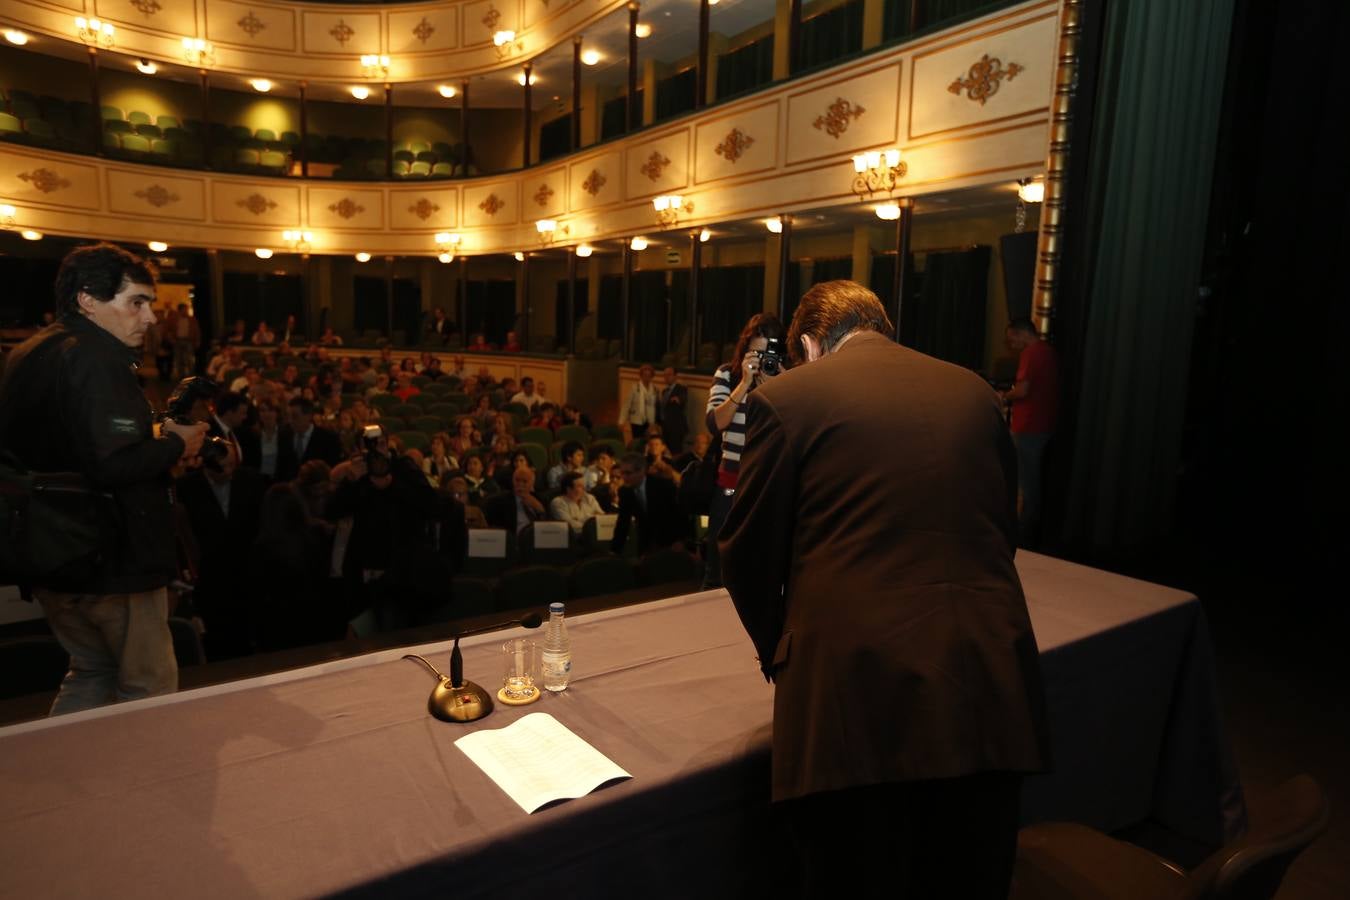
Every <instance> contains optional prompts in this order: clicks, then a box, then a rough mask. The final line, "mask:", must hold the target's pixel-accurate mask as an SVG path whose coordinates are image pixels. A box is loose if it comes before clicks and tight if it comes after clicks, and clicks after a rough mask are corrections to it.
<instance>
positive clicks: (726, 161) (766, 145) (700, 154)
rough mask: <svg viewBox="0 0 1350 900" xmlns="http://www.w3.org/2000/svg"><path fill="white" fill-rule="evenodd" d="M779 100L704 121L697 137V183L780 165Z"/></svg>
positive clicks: (695, 158) (696, 134) (695, 152)
mask: <svg viewBox="0 0 1350 900" xmlns="http://www.w3.org/2000/svg"><path fill="white" fill-rule="evenodd" d="M779 106H780V103H779V100H778V99H777V98H775V99H773V100H770V101H769V102H767V103H761V104H760V105H758V106H751V107H746V108H743V109H741V110H738V111H737V112H735V113H733V114H732V115H727V116H722V117H720V118H717V119H714V120H712V121H709V122H700V123H699V124H698V125H697V126H696V129H695V137H694V183H695V184H707V183H709V182H713V181H721V180H723V179H726V178H736V177H739V176H742V175H749V174H750V173H752V172H763V171H764V170H765V169H772V168H773V167H774V166H775V165H777V164H778V152H777V151H778V110H779Z"/></svg>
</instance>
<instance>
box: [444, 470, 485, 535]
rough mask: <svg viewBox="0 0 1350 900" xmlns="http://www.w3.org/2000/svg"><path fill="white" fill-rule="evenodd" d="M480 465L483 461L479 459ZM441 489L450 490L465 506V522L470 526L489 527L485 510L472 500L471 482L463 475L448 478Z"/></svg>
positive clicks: (451, 494) (452, 495)
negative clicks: (484, 513)
mask: <svg viewBox="0 0 1350 900" xmlns="http://www.w3.org/2000/svg"><path fill="white" fill-rule="evenodd" d="M478 464H479V467H480V468H481V467H482V464H483V461H482V460H479V461H478ZM441 490H448V491H449V492H450V496H451V497H453V498H454V499H455V500H456V501H458V502H459V504H460V505H461V506H463V507H464V524H465V525H466V526H467V527H469V528H487V527H488V523H487V518H486V517H485V516H484V515H483V511H482V510H481V509H479V508H478V507H477V506H476V505H474V504H473V503H471V502H470V497H469V483H468V481H467V480H466V479H465V478H464V477H463V476H461V475H456V476H454V477H453V478H450V479H448V481H447V483H446V484H443V485H441Z"/></svg>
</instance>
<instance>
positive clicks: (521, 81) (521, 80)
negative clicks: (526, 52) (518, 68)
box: [516, 72, 539, 87]
mask: <svg viewBox="0 0 1350 900" xmlns="http://www.w3.org/2000/svg"><path fill="white" fill-rule="evenodd" d="M538 83H539V76H538V75H536V74H534V72H530V84H538ZM516 84H518V85H520V86H521V87H524V86H525V73H524V72H520V73H518V74H517V75H516Z"/></svg>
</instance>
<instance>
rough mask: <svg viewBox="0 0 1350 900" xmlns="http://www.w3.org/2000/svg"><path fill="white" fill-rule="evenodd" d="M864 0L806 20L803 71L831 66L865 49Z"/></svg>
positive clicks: (801, 53)
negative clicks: (863, 28) (863, 35)
mask: <svg viewBox="0 0 1350 900" xmlns="http://www.w3.org/2000/svg"><path fill="white" fill-rule="evenodd" d="M862 27H863V0H849V2H848V3H844V4H842V5H840V6H836V7H834V8H833V9H828V10H826V11H825V12H823V13H821V14H820V15H818V16H812V17H811V18H809V19H803V20H802V26H801V38H800V44H799V45H798V48H799V53H800V56H799V59H798V63H799V66H800V68H799V71H805V70H807V69H812V68H815V67H817V66H824V65H828V64H829V63H832V62H834V61H835V60H838V59H841V58H843V57H845V56H848V55H849V54H850V53H857V52H858V51H859V50H861V49H862Z"/></svg>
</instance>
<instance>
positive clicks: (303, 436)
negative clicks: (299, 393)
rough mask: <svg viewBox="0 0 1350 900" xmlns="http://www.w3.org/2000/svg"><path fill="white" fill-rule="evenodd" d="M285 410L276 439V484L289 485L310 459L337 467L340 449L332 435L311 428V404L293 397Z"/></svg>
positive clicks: (325, 431)
mask: <svg viewBox="0 0 1350 900" xmlns="http://www.w3.org/2000/svg"><path fill="white" fill-rule="evenodd" d="M286 410H287V419H288V421H287V425H286V427H285V428H283V429H282V431H281V435H280V437H279V438H278V441H279V446H278V449H277V480H278V481H290V480H291V479H292V478H294V477H295V473H296V472H297V471H298V470H299V468H300V466H301V465H303V464H304V463H307V462H309V461H310V460H311V459H321V460H323V461H324V462H325V463H327V464H328V465H329V466H335V465H337V463H338V460H339V459H341V458H342V446H341V444H339V443H338V437H337V435H336V434H334V433H333V432H331V431H329V430H328V429H326V428H319V427H318V426H316V425H315V424H314V404H313V403H311V402H310V401H308V400H306V399H304V398H303V397H297V398H296V399H294V400H292V401H290V402H289V403H288V404H286Z"/></svg>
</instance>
